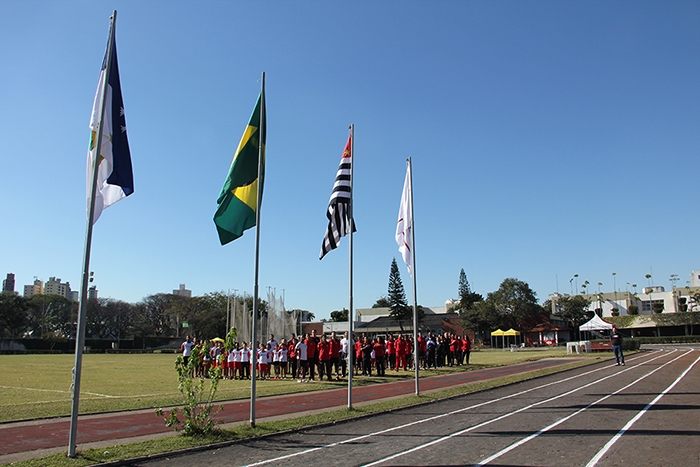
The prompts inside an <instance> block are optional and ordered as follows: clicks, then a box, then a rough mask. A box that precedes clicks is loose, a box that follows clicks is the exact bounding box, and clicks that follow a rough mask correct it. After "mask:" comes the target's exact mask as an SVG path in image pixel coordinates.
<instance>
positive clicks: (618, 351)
mask: <svg viewBox="0 0 700 467" xmlns="http://www.w3.org/2000/svg"><path fill="white" fill-rule="evenodd" d="M610 342H611V343H612V348H613V353H614V354H615V361H617V364H618V365H620V363H622V366H625V356H624V355H623V353H622V335H620V333H619V332H617V328H613V334H612V336H610Z"/></svg>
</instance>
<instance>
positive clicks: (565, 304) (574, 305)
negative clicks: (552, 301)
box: [556, 295, 591, 335]
mask: <svg viewBox="0 0 700 467" xmlns="http://www.w3.org/2000/svg"><path fill="white" fill-rule="evenodd" d="M590 305H591V301H590V300H588V299H586V298H585V297H584V296H583V295H575V296H573V297H559V299H558V300H557V303H556V307H557V315H558V316H559V317H560V318H562V319H563V320H564V321H566V322H567V323H568V324H569V326H571V328H572V329H573V330H574V332H575V333H576V335H578V334H579V330H578V328H579V326H581V325H582V324H583V323H585V322H586V321H588V320H589V319H590V318H591V314H590V312H589V311H588V307H589V306H590Z"/></svg>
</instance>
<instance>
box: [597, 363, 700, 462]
mask: <svg viewBox="0 0 700 467" xmlns="http://www.w3.org/2000/svg"><path fill="white" fill-rule="evenodd" d="M698 361H700V357H698V358H696V359H695V361H694V362H693V363H692V364H691V365H690V366H689V367H688V368H686V370H685V371H684V372H683V373H681V375H680V376H679V377H678V378H676V380H675V381H674V382H673V383H671V385H670V386H669V387H667V388H666V389H664V390H663V392H662V393H661V394H659V395H658V396H656V397H655V398H654V400H653V401H651V402H649V404H647V406H646V407H644V409H642V410H641V411H640V412H639V413H638V414H637V415H635V416H634V418H632V420H630V421H629V422H627V424H626V425H625V426H623V427H622V429H621V430H620V431H619V432H618V433H617V434H616V435H615V436H613V437H612V439H610V441H608V442H607V443H606V444H605V446H603V447H602V448H601V450H600V451H598V453H597V454H596V455H595V456H593V458H592V459H591V460H590V462H588V464H586V467H593V466H594V465H596V464H597V463H598V461H599V460H600V459H601V458H602V457H603V456H604V455H605V453H606V452H608V450H609V449H610V448H611V447H612V445H613V444H615V443H616V442H617V440H618V439H620V437H621V436H622V435H624V434H625V432H626V431H627V430H629V429H630V427H632V425H634V424H635V423H636V422H637V420H639V419H640V418H642V416H643V415H644V414H645V413H646V412H647V411H648V410H649V409H650V408H651V407H652V406H653V405H654V404H656V403H657V402H658V401H659V400H660V399H661V398H662V397H663V396H665V395H666V393H668V392H669V391H670V390H671V389H673V387H674V386H675V385H676V384H678V382H679V381H680V380H682V379H683V378H684V377H685V375H687V374H688V372H689V371H690V370H691V369H692V368H693V367H694V366H695V364H696V363H698Z"/></svg>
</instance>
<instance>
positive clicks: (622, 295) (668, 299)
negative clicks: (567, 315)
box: [549, 270, 700, 318]
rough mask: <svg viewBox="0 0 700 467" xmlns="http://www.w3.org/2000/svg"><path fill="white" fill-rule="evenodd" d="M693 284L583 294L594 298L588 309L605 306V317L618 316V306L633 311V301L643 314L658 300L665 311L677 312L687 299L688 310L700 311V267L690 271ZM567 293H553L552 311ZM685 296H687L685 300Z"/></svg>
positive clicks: (623, 313)
mask: <svg viewBox="0 0 700 467" xmlns="http://www.w3.org/2000/svg"><path fill="white" fill-rule="evenodd" d="M689 284H690V285H688V286H686V287H675V288H674V289H673V290H669V291H667V290H665V289H664V287H662V286H651V287H644V288H643V289H642V291H641V292H640V293H635V292H630V291H625V292H622V291H615V292H601V293H591V294H583V297H585V298H586V299H588V300H590V302H591V304H590V306H589V307H588V311H596V310H597V309H600V310H602V313H601V317H603V318H605V317H606V316H614V315H613V309H617V313H618V315H619V316H627V315H629V314H630V313H629V308H630V306H631V305H636V306H637V313H636V314H639V315H651V314H654V304H655V303H657V304H659V305H657V306H658V307H660V304H663V311H662V313H677V312H679V311H681V305H682V303H683V302H684V301H685V304H686V305H687V310H686V311H700V303H696V302H695V301H694V299H693V298H692V296H691V294H693V293H697V292H698V291H700V270H695V271H693V272H691V273H690V282H689ZM567 296H569V295H567V294H551V295H550V296H549V299H550V300H551V301H552V312H553V313H556V311H555V306H556V300H557V299H558V298H559V297H567ZM683 299H685V300H683Z"/></svg>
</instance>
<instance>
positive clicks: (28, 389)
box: [0, 386, 157, 399]
mask: <svg viewBox="0 0 700 467" xmlns="http://www.w3.org/2000/svg"><path fill="white" fill-rule="evenodd" d="M0 389H19V390H21V391H38V392H57V393H59V394H72V393H73V391H67V390H64V389H39V388H25V387H19V386H0ZM80 394H87V395H90V396H97V397H106V398H109V399H127V398H132V397H149V396H156V395H157V394H135V395H128V396H112V395H109V394H100V393H98V392H85V391H80Z"/></svg>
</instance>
